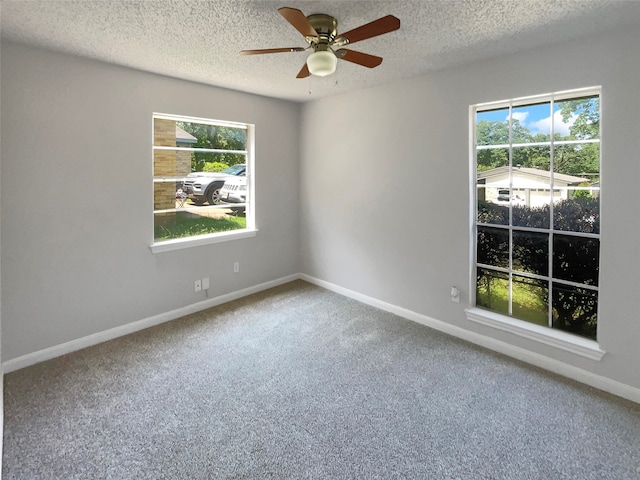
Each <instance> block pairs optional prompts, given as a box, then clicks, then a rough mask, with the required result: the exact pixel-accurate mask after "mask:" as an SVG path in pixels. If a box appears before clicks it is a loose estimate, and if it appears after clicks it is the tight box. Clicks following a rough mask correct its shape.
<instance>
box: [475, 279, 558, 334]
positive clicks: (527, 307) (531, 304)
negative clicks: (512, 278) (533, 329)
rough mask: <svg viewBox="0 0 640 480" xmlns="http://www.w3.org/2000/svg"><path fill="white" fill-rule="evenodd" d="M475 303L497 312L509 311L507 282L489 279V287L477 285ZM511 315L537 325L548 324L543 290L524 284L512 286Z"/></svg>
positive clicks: (506, 312)
mask: <svg viewBox="0 0 640 480" xmlns="http://www.w3.org/2000/svg"><path fill="white" fill-rule="evenodd" d="M476 304H477V305H478V306H481V307H485V308H488V309H490V310H493V311H495V312H498V313H502V314H505V315H507V314H508V312H509V307H508V305H509V287H508V282H507V281H506V280H502V279H494V280H493V281H491V287H490V289H487V288H486V287H484V286H479V287H478V289H477V292H476ZM512 316H513V317H514V318H518V319H520V320H526V321H528V322H531V323H536V324H538V325H544V326H547V325H549V322H548V319H547V316H548V312H547V301H546V299H545V292H544V291H543V290H542V289H541V288H538V287H534V286H530V285H526V286H519V287H514V291H513V308H512Z"/></svg>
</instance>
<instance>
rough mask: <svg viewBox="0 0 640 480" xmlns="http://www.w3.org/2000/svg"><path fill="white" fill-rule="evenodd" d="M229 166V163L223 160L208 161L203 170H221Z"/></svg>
mask: <svg viewBox="0 0 640 480" xmlns="http://www.w3.org/2000/svg"><path fill="white" fill-rule="evenodd" d="M227 168H229V165H227V164H226V163H221V162H206V163H205V164H204V167H203V168H202V171H203V172H221V171H223V170H226V169H227Z"/></svg>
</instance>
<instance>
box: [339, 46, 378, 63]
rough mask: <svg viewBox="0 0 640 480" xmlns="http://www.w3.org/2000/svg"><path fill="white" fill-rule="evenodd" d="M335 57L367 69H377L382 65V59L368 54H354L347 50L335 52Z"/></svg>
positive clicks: (353, 51) (354, 52) (342, 49)
mask: <svg viewBox="0 0 640 480" xmlns="http://www.w3.org/2000/svg"><path fill="white" fill-rule="evenodd" d="M336 57H338V58H341V59H342V60H346V61H347V62H351V63H357V64H358V65H362V66H363V67H368V68H374V67H377V66H378V65H380V64H381V63H382V57H376V56H375V55H369V54H368V53H362V52H356V51H355V50H349V49H347V48H341V49H340V50H338V51H336Z"/></svg>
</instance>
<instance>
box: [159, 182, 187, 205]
mask: <svg viewBox="0 0 640 480" xmlns="http://www.w3.org/2000/svg"><path fill="white" fill-rule="evenodd" d="M180 187H181V182H154V184H153V209H154V210H168V209H172V208H176V203H177V201H178V199H177V192H178V189H179V188H180Z"/></svg>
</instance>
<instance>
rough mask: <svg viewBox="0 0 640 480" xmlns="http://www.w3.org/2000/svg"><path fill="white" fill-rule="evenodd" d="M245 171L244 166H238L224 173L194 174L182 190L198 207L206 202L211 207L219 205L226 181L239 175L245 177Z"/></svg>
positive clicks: (183, 184)
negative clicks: (221, 191) (221, 190)
mask: <svg viewBox="0 0 640 480" xmlns="http://www.w3.org/2000/svg"><path fill="white" fill-rule="evenodd" d="M245 170H246V166H245V165H244V164H238V165H232V166H231V167H229V168H227V169H225V170H223V171H222V172H192V173H190V174H189V175H187V177H186V178H185V179H184V181H183V182H182V190H183V192H184V193H185V194H186V195H187V198H190V199H191V200H193V202H194V203H195V204H196V205H202V204H204V203H205V202H208V203H209V205H218V204H219V203H220V189H221V188H222V186H223V185H224V183H225V181H226V180H227V179H230V178H234V177H236V176H237V175H244V173H245Z"/></svg>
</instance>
